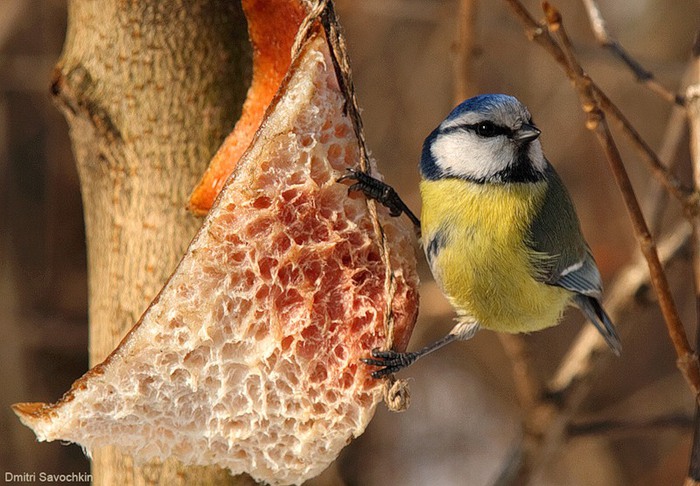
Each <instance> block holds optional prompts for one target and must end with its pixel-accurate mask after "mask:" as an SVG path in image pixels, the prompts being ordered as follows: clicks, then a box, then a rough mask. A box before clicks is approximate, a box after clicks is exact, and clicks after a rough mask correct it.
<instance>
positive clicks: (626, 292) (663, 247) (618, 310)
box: [547, 223, 690, 397]
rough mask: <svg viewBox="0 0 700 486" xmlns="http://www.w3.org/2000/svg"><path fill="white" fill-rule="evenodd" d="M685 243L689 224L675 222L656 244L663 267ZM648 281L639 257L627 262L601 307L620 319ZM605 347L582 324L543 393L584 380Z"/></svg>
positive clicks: (681, 252)
mask: <svg viewBox="0 0 700 486" xmlns="http://www.w3.org/2000/svg"><path fill="white" fill-rule="evenodd" d="M689 242H690V227H689V226H688V225H687V224H684V223H679V224H678V225H677V226H676V227H675V228H673V230H672V231H670V232H669V233H668V236H667V237H666V238H664V239H663V240H662V241H661V242H660V243H659V257H660V259H661V262H662V264H663V265H664V267H668V266H669V265H670V264H671V263H672V262H673V261H675V260H676V259H678V258H680V257H681V256H683V255H685V254H686V251H687V248H688V243H689ZM649 284H650V281H649V272H648V271H647V266H646V262H645V261H644V260H643V259H639V260H638V261H636V262H633V263H630V264H629V265H628V266H627V267H625V268H623V269H622V270H620V272H618V275H617V278H616V279H615V283H614V284H613V285H612V286H611V287H610V291H609V292H607V296H608V298H607V299H606V301H605V308H606V309H607V310H608V311H609V313H610V316H611V317H612V319H613V322H619V321H620V319H619V317H620V316H621V315H622V313H623V311H624V309H626V308H627V307H628V306H629V305H630V302H631V301H632V300H633V299H634V296H636V295H638V293H639V292H640V290H641V289H644V288H645V287H648V286H649ZM606 348H607V346H606V344H605V341H604V339H603V338H602V337H601V336H600V333H598V331H597V330H596V329H595V328H594V327H593V326H586V327H584V328H583V329H582V330H581V332H580V333H579V335H578V337H577V338H576V341H575V342H574V344H573V345H572V346H571V348H570V349H569V352H568V353H567V354H566V356H565V357H564V359H563V360H562V362H561V364H560V365H559V368H558V369H557V371H556V372H555V373H554V375H553V378H552V379H551V380H550V382H549V384H548V385H547V394H548V395H549V396H553V397H554V396H556V397H559V396H564V395H566V394H567V393H568V392H569V390H570V389H571V387H572V386H574V385H576V384H578V383H581V382H582V381H584V380H585V379H586V378H587V377H588V376H590V375H591V372H592V370H593V369H594V368H595V366H596V365H597V364H598V363H599V361H600V358H601V357H603V356H607V353H605V354H604V353H603V352H604V351H607V349H606Z"/></svg>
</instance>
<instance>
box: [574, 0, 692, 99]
mask: <svg viewBox="0 0 700 486" xmlns="http://www.w3.org/2000/svg"><path fill="white" fill-rule="evenodd" d="M581 1H582V2H583V5H584V7H586V13H588V18H589V20H590V22H591V29H592V30H593V35H594V36H595V38H596V40H597V41H598V43H599V44H600V45H601V46H602V47H604V48H606V49H609V50H610V52H612V53H613V55H615V57H617V58H618V59H619V60H620V61H622V62H623V63H624V64H625V65H626V66H627V67H628V68H629V69H630V71H632V73H633V74H634V76H635V77H636V78H637V81H638V82H640V83H642V84H643V85H645V86H646V87H647V88H648V89H649V90H651V91H652V92H654V93H656V94H657V95H659V96H660V97H661V98H663V99H664V100H666V101H668V102H670V103H675V104H677V105H679V106H683V105H684V104H685V98H684V97H683V95H680V94H678V93H674V92H672V91H671V90H669V89H667V88H666V87H665V86H664V85H662V84H661V83H659V82H658V81H657V80H656V78H655V77H654V74H653V73H652V72H651V71H649V70H647V69H645V68H644V67H643V66H642V65H641V64H640V63H639V62H637V61H636V60H635V59H634V58H633V57H632V55H631V54H630V53H629V52H627V50H626V49H625V48H624V47H622V44H620V42H619V41H618V40H617V39H615V38H614V37H613V36H612V35H610V31H609V30H608V26H607V23H606V22H605V19H604V18H603V14H602V13H601V11H600V7H599V6H598V2H597V1H596V0H581Z"/></svg>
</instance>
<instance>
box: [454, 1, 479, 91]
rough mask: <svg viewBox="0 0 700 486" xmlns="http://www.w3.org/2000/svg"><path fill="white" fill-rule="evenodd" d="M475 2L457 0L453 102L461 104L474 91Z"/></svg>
mask: <svg viewBox="0 0 700 486" xmlns="http://www.w3.org/2000/svg"><path fill="white" fill-rule="evenodd" d="M476 10H477V2H476V0H459V13H458V15H457V22H458V23H459V25H458V29H457V32H458V36H457V42H456V43H455V46H454V47H455V62H454V66H453V67H454V74H453V79H454V102H455V104H457V103H461V102H462V101H464V100H465V99H467V98H469V97H471V96H474V95H475V94H476V93H475V91H476V90H475V89H474V83H473V82H472V77H473V73H472V64H471V61H472V56H473V54H474V24H475V22H476Z"/></svg>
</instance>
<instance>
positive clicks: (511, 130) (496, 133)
mask: <svg viewBox="0 0 700 486" xmlns="http://www.w3.org/2000/svg"><path fill="white" fill-rule="evenodd" d="M539 135H540V130H539V129H537V127H535V125H534V124H533V122H532V117H531V116H530V112H529V111H528V110H527V108H526V107H525V106H524V105H523V104H522V103H520V101H518V100H517V99H516V98H514V97H512V96H507V95H502V94H488V95H480V96H475V97H474V98H470V99H468V100H466V101H464V102H462V103H461V104H460V105H459V106H457V107H456V108H455V109H454V110H452V112H451V113H450V114H449V115H448V116H447V118H445V120H443V122H442V123H440V125H439V126H438V127H437V128H436V129H435V130H433V132H432V133H431V134H430V135H429V136H428V138H426V140H425V142H424V144H423V155H422V157H421V174H422V175H423V177H424V178H425V179H432V180H435V179H441V178H446V177H455V178H463V179H468V180H470V181H474V182H479V183H485V182H492V183H518V182H525V183H526V182H537V181H539V180H542V179H543V178H544V173H545V170H546V167H547V162H546V161H545V159H544V156H543V154H542V146H541V145H540V141H539V140H538V139H537V137H538V136H539Z"/></svg>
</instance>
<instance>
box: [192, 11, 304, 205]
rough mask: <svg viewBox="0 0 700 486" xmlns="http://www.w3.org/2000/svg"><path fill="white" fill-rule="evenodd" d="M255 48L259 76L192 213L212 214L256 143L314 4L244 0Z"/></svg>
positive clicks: (197, 194)
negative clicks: (243, 158)
mask: <svg viewBox="0 0 700 486" xmlns="http://www.w3.org/2000/svg"><path fill="white" fill-rule="evenodd" d="M241 5H242V7H243V12H245V17H246V20H247V22H248V37H249V38H250V43H251V46H252V48H253V76H252V79H251V82H250V88H249V89H248V93H247V94H246V100H245V103H243V109H242V112H241V116H240V118H239V119H238V121H237V122H236V126H235V127H234V128H233V131H232V132H231V133H230V134H229V136H228V137H226V140H225V141H224V143H223V144H221V147H220V148H219V150H218V151H217V152H216V154H215V155H214V157H213V158H212V159H211V162H209V167H207V170H206V171H205V172H204V174H203V175H202V179H201V180H200V181H199V183H197V186H196V187H195V188H194V190H193V191H192V194H191V195H190V202H189V209H190V211H192V212H193V213H195V214H198V215H200V216H203V215H205V214H207V212H208V211H209V209H211V206H212V204H213V202H214V199H215V198H216V196H217V195H218V194H219V191H221V188H222V187H223V185H224V183H225V182H226V179H227V177H228V175H229V174H230V173H231V172H232V171H233V168H234V167H235V166H236V162H238V160H239V159H240V157H241V155H243V152H244V151H245V150H246V148H247V147H248V146H249V145H250V142H251V141H252V140H253V137H254V135H255V132H256V131H257V129H258V127H259V126H260V122H261V121H262V119H263V116H264V114H265V109H266V108H267V106H268V105H269V104H270V102H271V101H272V98H273V97H274V96H275V93H277V91H278V89H279V87H280V84H281V82H282V80H283V79H284V77H285V75H286V74H287V71H288V70H289V64H290V63H291V51H292V45H293V44H294V39H295V37H296V33H297V31H298V30H299V26H300V25H301V23H302V21H303V20H304V17H306V15H307V14H308V13H309V10H311V4H310V2H309V0H262V1H261V0H242V1H241Z"/></svg>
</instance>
